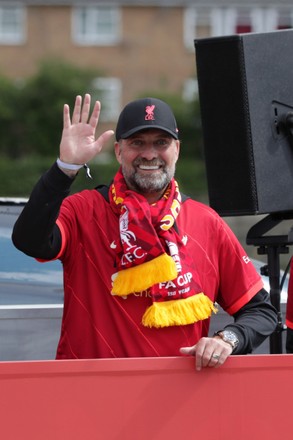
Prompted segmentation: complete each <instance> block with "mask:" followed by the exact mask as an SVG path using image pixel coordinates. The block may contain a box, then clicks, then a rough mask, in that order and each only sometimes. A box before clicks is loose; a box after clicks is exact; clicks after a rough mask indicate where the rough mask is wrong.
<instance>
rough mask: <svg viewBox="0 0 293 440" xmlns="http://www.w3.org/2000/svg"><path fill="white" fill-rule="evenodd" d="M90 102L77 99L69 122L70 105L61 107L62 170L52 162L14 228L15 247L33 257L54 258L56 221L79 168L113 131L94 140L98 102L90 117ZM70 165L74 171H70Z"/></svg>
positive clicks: (58, 242) (57, 245)
mask: <svg viewBox="0 0 293 440" xmlns="http://www.w3.org/2000/svg"><path fill="white" fill-rule="evenodd" d="M90 103H91V97H90V95H89V94H87V95H85V98H84V103H83V104H82V98H81V96H77V97H76V100H75V105H74V109H73V114H72V121H71V119H70V109H69V106H68V105H67V104H65V105H64V111H63V131H62V137H61V142H60V154H59V158H60V160H61V163H63V165H64V167H65V168H63V167H61V166H60V165H58V166H57V164H56V163H55V164H54V165H53V166H52V167H51V168H50V169H49V170H48V171H47V172H46V173H45V174H44V175H43V176H42V177H41V178H40V180H39V181H38V182H37V184H36V186H35V187H34V189H33V191H32V193H31V196H30V198H29V201H28V203H27V204H26V206H25V207H24V209H23V211H22V213H21V214H20V216H19V218H18V220H17V221H16V223H15V225H14V229H13V233H12V241H13V243H14V245H15V246H16V247H17V248H18V249H19V250H21V251H23V252H24V253H26V254H28V255H30V256H32V257H36V258H43V259H52V258H54V257H56V256H57V254H58V252H59V250H60V247H61V235H60V231H59V229H58V227H57V225H56V223H55V222H56V218H57V216H58V213H59V209H60V206H61V204H62V201H63V199H64V198H65V197H67V196H68V194H69V191H70V186H71V184H72V182H73V180H74V178H75V176H76V174H77V173H78V165H83V164H85V163H86V162H89V161H90V160H91V159H92V158H93V157H95V156H96V155H97V154H98V153H99V152H100V151H101V150H102V148H103V145H104V144H105V143H106V142H107V141H108V140H109V139H110V137H111V136H112V135H113V131H112V130H108V131H106V132H104V133H103V134H102V135H101V136H100V137H99V138H98V139H97V140H96V139H95V132H96V128H97V124H98V121H99V116H100V110H101V104H100V102H98V101H97V102H96V103H95V105H94V108H93V111H92V114H91V115H90ZM59 163H60V162H59ZM72 166H73V168H76V169H73V170H72V169H70V168H72ZM68 167H69V169H68Z"/></svg>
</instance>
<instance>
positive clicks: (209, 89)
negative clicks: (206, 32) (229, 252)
mask: <svg viewBox="0 0 293 440" xmlns="http://www.w3.org/2000/svg"><path fill="white" fill-rule="evenodd" d="M195 52H196V67H197V77H198V87H199V100H200V108H201V118H202V128H203V139H204V155H205V162H206V171H207V181H208V192H209V201H210V205H211V206H212V207H213V208H214V209H215V210H216V211H217V212H218V213H219V214H220V215H222V216H234V215H251V214H264V213H274V212H283V211H293V30H282V31H275V32H268V33H259V34H257V33H255V34H252V33H251V34H241V35H232V36H227V37H213V38H205V39H200V40H195Z"/></svg>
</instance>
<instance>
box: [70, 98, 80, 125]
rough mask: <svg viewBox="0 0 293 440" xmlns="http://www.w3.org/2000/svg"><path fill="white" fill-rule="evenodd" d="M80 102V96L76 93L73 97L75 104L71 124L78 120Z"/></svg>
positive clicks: (76, 122)
mask: <svg viewBox="0 0 293 440" xmlns="http://www.w3.org/2000/svg"><path fill="white" fill-rule="evenodd" d="M81 102H82V98H81V96H80V95H77V97H76V98H75V104H74V109H73V114H72V124H78V123H79V122H80V112H81Z"/></svg>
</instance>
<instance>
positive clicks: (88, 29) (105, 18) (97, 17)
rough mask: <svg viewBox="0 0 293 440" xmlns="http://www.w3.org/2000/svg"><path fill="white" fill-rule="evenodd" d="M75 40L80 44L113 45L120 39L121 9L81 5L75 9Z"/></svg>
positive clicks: (73, 30)
mask: <svg viewBox="0 0 293 440" xmlns="http://www.w3.org/2000/svg"><path fill="white" fill-rule="evenodd" d="M72 28H73V29H72V32H73V40H74V41H75V42H76V43H77V44H80V45H103V46H107V45H112V44H115V43H117V42H118V41H119V40H120V36H121V30H120V28H121V17H120V9H119V8H117V7H114V6H80V7H76V8H74V9H73V26H72Z"/></svg>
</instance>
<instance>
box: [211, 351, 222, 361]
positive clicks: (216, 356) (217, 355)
mask: <svg viewBox="0 0 293 440" xmlns="http://www.w3.org/2000/svg"><path fill="white" fill-rule="evenodd" d="M212 358H213V359H216V360H217V361H218V360H219V359H220V355H219V354H217V353H214V354H212Z"/></svg>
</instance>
